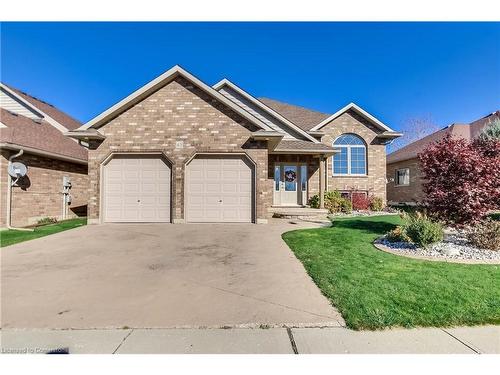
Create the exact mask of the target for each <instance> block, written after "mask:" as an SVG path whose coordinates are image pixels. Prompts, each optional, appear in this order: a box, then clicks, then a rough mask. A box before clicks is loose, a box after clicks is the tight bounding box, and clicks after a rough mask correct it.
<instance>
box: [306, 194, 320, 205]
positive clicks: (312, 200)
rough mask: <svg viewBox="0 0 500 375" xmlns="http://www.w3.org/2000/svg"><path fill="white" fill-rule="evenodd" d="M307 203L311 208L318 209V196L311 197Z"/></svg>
mask: <svg viewBox="0 0 500 375" xmlns="http://www.w3.org/2000/svg"><path fill="white" fill-rule="evenodd" d="M308 203H309V206H311V208H319V194H316V195H313V196H312V197H311V198H309V202H308Z"/></svg>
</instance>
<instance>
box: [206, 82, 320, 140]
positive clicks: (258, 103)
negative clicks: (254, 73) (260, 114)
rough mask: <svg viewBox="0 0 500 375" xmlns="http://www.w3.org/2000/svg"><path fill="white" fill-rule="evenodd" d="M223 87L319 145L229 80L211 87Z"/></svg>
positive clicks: (304, 132)
mask: <svg viewBox="0 0 500 375" xmlns="http://www.w3.org/2000/svg"><path fill="white" fill-rule="evenodd" d="M224 86H229V87H230V88H231V89H233V90H234V91H236V92H237V93H238V94H240V95H241V96H243V97H245V98H246V99H248V100H249V101H250V102H252V103H253V104H255V105H256V106H257V107H259V108H260V109H262V110H263V111H266V112H267V113H269V114H270V115H271V116H273V117H274V118H276V119H277V120H279V121H280V122H282V123H283V124H285V125H286V126H288V127H289V128H291V129H293V130H295V131H296V132H297V133H300V134H302V135H303V136H304V137H306V138H307V139H309V140H310V141H311V142H313V143H319V141H318V140H317V139H316V138H314V137H313V136H311V135H309V134H307V132H306V131H304V130H303V129H301V128H299V127H298V126H297V125H295V124H294V123H293V122H291V121H290V120H288V119H287V118H285V117H283V116H282V115H280V114H279V113H278V112H276V111H275V110H273V109H272V108H269V107H268V106H267V105H265V104H264V103H262V102H261V101H260V100H259V99H257V98H255V97H253V96H252V95H250V94H249V93H247V92H246V91H245V90H243V89H242V88H240V87H239V86H237V85H235V84H234V83H232V82H231V81H230V80H228V79H227V78H224V79H223V80H221V81H219V82H217V83H216V84H215V85H213V86H212V87H213V88H214V89H215V90H217V91H219V90H220V89H221V88H223V87H224Z"/></svg>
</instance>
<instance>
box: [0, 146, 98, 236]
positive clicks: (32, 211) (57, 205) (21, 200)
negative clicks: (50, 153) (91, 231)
mask: <svg viewBox="0 0 500 375" xmlns="http://www.w3.org/2000/svg"><path fill="white" fill-rule="evenodd" d="M13 153H14V152H11V151H7V150H3V151H2V152H1V156H0V168H1V174H0V178H1V202H0V215H1V217H0V225H1V226H2V227H3V226H5V225H6V212H7V210H6V207H7V186H8V182H7V181H8V175H7V173H6V170H7V165H8V158H9V156H10V155H12V154H13ZM15 161H20V162H22V163H24V164H26V165H27V166H28V173H27V176H26V177H25V178H23V179H21V180H20V182H19V185H20V186H21V187H13V188H12V206H11V207H12V208H11V218H12V219H11V220H12V225H13V226H26V225H31V224H34V223H36V221H37V220H38V219H41V218H44V217H56V218H57V219H61V218H62V207H63V202H62V194H61V192H62V180H63V177H64V176H68V177H70V178H71V183H72V188H71V191H70V193H71V196H72V203H71V205H70V206H69V207H70V209H69V210H68V218H73V217H77V216H86V211H87V208H86V206H87V202H88V196H89V192H88V176H87V166H86V165H82V164H76V163H69V162H65V161H61V160H56V159H49V158H46V157H42V156H37V155H33V154H24V155H22V156H21V157H19V158H16V159H15Z"/></svg>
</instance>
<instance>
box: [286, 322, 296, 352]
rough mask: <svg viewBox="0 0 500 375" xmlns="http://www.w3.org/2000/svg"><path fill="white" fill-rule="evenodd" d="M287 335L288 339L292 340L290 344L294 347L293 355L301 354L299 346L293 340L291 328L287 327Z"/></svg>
mask: <svg viewBox="0 0 500 375" xmlns="http://www.w3.org/2000/svg"><path fill="white" fill-rule="evenodd" d="M286 333H288V338H289V339H290V344H291V345H292V350H293V354H299V351H298V350H297V344H295V339H294V338H293V333H292V329H291V328H290V327H286Z"/></svg>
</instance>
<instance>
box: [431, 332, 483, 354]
mask: <svg viewBox="0 0 500 375" xmlns="http://www.w3.org/2000/svg"><path fill="white" fill-rule="evenodd" d="M441 331H443V332H444V333H446V334H448V335H450V336H451V337H453V338H454V339H455V340H457V341H458V342H459V343H461V344H462V345H465V346H466V347H468V348H469V349H470V350H472V351H473V352H474V353H476V354H481V352H480V351H478V350H477V349H476V348H474V347H472V346H470V345H469V344H467V343H466V342H465V341H462V340H460V339H459V338H458V337H457V336H455V335H453V334H452V333H451V332H448V331H447V330H445V329H444V328H441Z"/></svg>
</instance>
